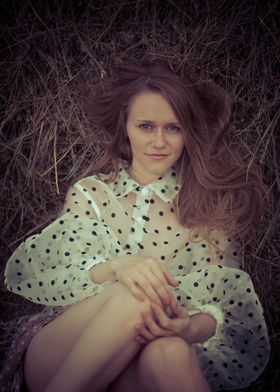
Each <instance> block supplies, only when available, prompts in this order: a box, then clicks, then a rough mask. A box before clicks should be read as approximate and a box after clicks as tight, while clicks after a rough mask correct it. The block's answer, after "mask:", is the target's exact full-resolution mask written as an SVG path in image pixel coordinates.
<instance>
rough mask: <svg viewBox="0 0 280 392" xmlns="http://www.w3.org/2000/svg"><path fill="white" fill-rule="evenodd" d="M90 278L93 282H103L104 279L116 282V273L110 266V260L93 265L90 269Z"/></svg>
mask: <svg viewBox="0 0 280 392" xmlns="http://www.w3.org/2000/svg"><path fill="white" fill-rule="evenodd" d="M90 274H91V280H92V281H93V282H94V283H103V282H105V281H111V282H116V281H117V278H116V273H115V270H114V269H113V268H112V262H111V261H105V262H102V263H99V264H96V265H94V266H93V267H92V268H91V269H90Z"/></svg>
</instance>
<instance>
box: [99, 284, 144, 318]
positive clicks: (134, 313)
mask: <svg viewBox="0 0 280 392" xmlns="http://www.w3.org/2000/svg"><path fill="white" fill-rule="evenodd" d="M108 294H109V295H108V300H107V304H106V305H107V306H108V309H110V311H112V312H114V311H117V312H118V313H121V314H122V315H123V317H124V318H125V319H126V321H127V322H128V323H129V322H130V321H131V322H133V323H135V322H139V321H141V312H143V311H147V310H150V304H151V303H150V301H149V300H148V299H146V300H145V301H143V302H141V301H139V300H138V299H136V298H135V297H134V296H133V294H132V293H131V292H130V291H129V289H128V288H127V287H126V286H124V285H123V284H122V283H119V282H116V283H114V284H113V285H111V287H110V290H109V292H108Z"/></svg>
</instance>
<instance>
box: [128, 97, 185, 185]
mask: <svg viewBox="0 0 280 392" xmlns="http://www.w3.org/2000/svg"><path fill="white" fill-rule="evenodd" d="M126 128H127V136H128V138H129V141H130V146H131V150H132V163H131V166H130V167H129V168H128V173H129V174H130V175H131V176H132V177H133V178H134V179H135V180H136V181H137V182H139V183H140V184H143V185H145V184H148V183H150V182H152V181H154V180H155V179H157V178H158V177H160V176H161V175H163V174H164V173H165V172H166V171H167V170H168V169H170V168H171V166H172V165H173V164H174V163H175V162H176V161H177V160H178V159H179V157H180V156H181V153H182V151H183V148H184V143H183V135H182V130H181V127H180V124H179V122H178V120H177V118H176V116H175V114H174V111H173V109H172V108H171V106H170V105H169V103H168V102H167V101H166V99H165V98H164V97H163V96H162V95H161V94H160V93H156V92H152V91H144V92H142V93H139V94H138V95H136V96H135V97H134V98H133V99H132V101H131V103H130V106H129V112H128V117H127V124H126Z"/></svg>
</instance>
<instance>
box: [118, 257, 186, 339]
mask: <svg viewBox="0 0 280 392" xmlns="http://www.w3.org/2000/svg"><path fill="white" fill-rule="evenodd" d="M112 268H113V270H114V271H115V274H116V278H117V280H118V281H119V282H121V283H123V284H124V285H125V286H126V287H127V288H128V289H129V290H130V292H131V293H132V294H133V295H134V296H135V298H137V299H138V300H139V301H144V300H145V299H146V298H148V299H149V300H150V301H151V311H149V312H143V313H142V319H143V323H142V324H139V325H137V326H136V331H137V333H138V335H137V337H136V339H137V340H138V341H139V342H142V343H146V342H148V341H151V340H154V339H156V338H158V337H161V336H181V337H183V336H184V334H185V333H186V331H187V330H188V329H189V327H190V318H189V315H188V312H187V310H186V309H185V308H183V307H182V306H180V305H179V304H177V302H176V300H175V298H174V297H173V293H172V290H171V287H170V286H173V287H176V286H178V282H177V280H176V279H174V278H173V276H172V275H171V273H170V272H169V271H167V270H166V269H165V268H164V266H163V265H162V264H161V263H160V262H159V261H157V260H156V259H154V258H148V257H141V256H132V255H126V256H121V257H118V258H117V259H115V260H113V261H112ZM167 308H169V311H171V314H170V316H168V315H167V313H166V309H167Z"/></svg>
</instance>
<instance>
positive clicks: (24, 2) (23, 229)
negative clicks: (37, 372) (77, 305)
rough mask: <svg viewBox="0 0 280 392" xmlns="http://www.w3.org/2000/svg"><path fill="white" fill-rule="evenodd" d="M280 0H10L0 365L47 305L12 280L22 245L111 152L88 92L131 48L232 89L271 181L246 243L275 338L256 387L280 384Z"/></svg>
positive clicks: (244, 136) (2, 101) (3, 50)
mask: <svg viewBox="0 0 280 392" xmlns="http://www.w3.org/2000/svg"><path fill="white" fill-rule="evenodd" d="M278 9H279V7H278V1H274V0H267V1H257V0H255V1H253V0H246V1H245V0H244V1H242V0H241V1H238V0H236V1H227V0H220V1H215V0H213V1H211V0H165V1H160V0H131V1H130V0H126V1H125V0H118V1H114V0H112V1H106V0H92V1H82V0H80V1H79V0H77V1H63V0H61V1H58V0H57V1H35V0H21V1H20V0H18V1H15V0H9V1H6V0H1V1H0V54H1V59H0V112H1V116H0V168H1V170H0V176H1V187H0V195H1V196H0V197H1V204H0V209H1V210H0V212H1V217H0V222H1V235H0V240H1V264H0V274H1V279H0V315H1V320H0V333H1V338H0V365H1V364H3V361H4V354H5V351H6V349H7V347H8V344H9V338H10V336H11V335H12V333H13V326H14V325H15V323H14V320H15V319H16V318H17V317H19V316H21V315H25V314H29V313H32V312H34V311H36V310H38V308H39V305H34V304H32V303H31V302H28V301H27V300H24V299H23V298H21V297H18V296H15V295H13V294H11V293H8V292H7V291H6V290H5V288H4V284H3V271H4V267H5V263H6V261H7V260H8V258H9V256H10V255H11V253H12V251H13V250H14V249H15V248H16V247H17V246H18V245H19V243H20V242H21V241H23V240H24V239H25V238H26V237H27V236H29V235H31V233H33V232H38V230H40V229H42V228H43V227H45V226H46V225H47V224H48V223H50V222H51V221H52V220H53V219H54V217H55V216H56V214H57V213H58V212H59V211H60V209H61V207H62V203H63V200H64V197H65V193H66V190H67V188H68V187H69V185H70V184H72V183H73V182H74V181H75V179H76V178H77V176H78V175H80V174H81V172H82V171H83V170H84V168H85V166H86V165H87V164H88V163H89V162H91V161H92V160H95V159H98V157H99V156H100V154H101V153H102V150H101V147H100V144H99V141H100V138H101V137H102V133H101V130H99V129H98V128H97V127H96V126H95V125H94V124H92V123H91V121H90V119H89V118H88V117H87V115H86V113H85V109H84V97H85V93H86V91H88V89H90V88H91V86H92V85H93V84H94V82H95V81H96V80H100V79H102V78H104V76H105V75H107V74H110V70H111V67H112V66H113V65H114V64H115V63H118V62H121V61H123V60H124V59H127V58H130V59H134V60H139V61H141V60H142V59H147V60H148V59H154V58H158V59H161V58H165V59H168V60H169V61H170V62H171V63H172V64H176V63H177V64H178V63H185V64H188V65H190V66H191V68H192V70H193V73H194V75H195V76H196V77H198V78H206V79H212V80H214V81H216V82H217V83H218V84H219V85H221V86H222V87H224V88H225V89H226V90H227V91H228V92H229V93H230V94H231V96H232V98H233V102H234V106H233V120H234V121H233V125H232V127H231V132H232V133H234V136H235V141H236V143H238V144H240V145H241V146H242V148H243V149H244V150H245V151H246V153H247V156H248V157H251V158H252V159H253V158H256V159H257V161H258V163H259V165H260V166H261V168H262V171H263V173H264V177H265V182H266V184H267V185H268V186H269V188H270V190H271V195H272V197H271V202H270V205H269V207H268V208H267V211H266V213H265V215H264V217H263V220H262V227H261V230H260V231H259V232H258V233H256V235H255V240H254V241H253V242H252V243H251V244H249V245H248V246H247V248H246V251H245V270H246V271H247V272H249V274H250V275H251V277H252V280H253V282H254V285H255V288H256V291H257V293H258V295H259V297H260V299H261V301H262V303H263V307H264V311H265V317H266V320H267V324H268V328H269V334H270V339H271V345H272V353H271V359H270V362H269V364H268V366H267V369H266V371H265V372H264V373H263V375H262V377H261V378H260V379H259V380H258V381H257V382H256V383H255V384H254V385H252V386H251V387H250V388H247V389H246V391H248V392H257V391H265V392H277V391H278V392H279V391H280V377H279V368H280V366H279V365H280V356H279V348H280V343H279V333H280V325H279V318H280V305H279V302H280V289H279V286H280V236H279V229H280V222H279V211H280V198H279V191H280V170H279V159H280V146H279V139H280V131H279V124H280V122H279V112H280V111H279V103H280V75H279V60H280V48H279V46H280V45H279V44H280V38H279V36H280V34H279V21H280V14H279V11H278Z"/></svg>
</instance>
